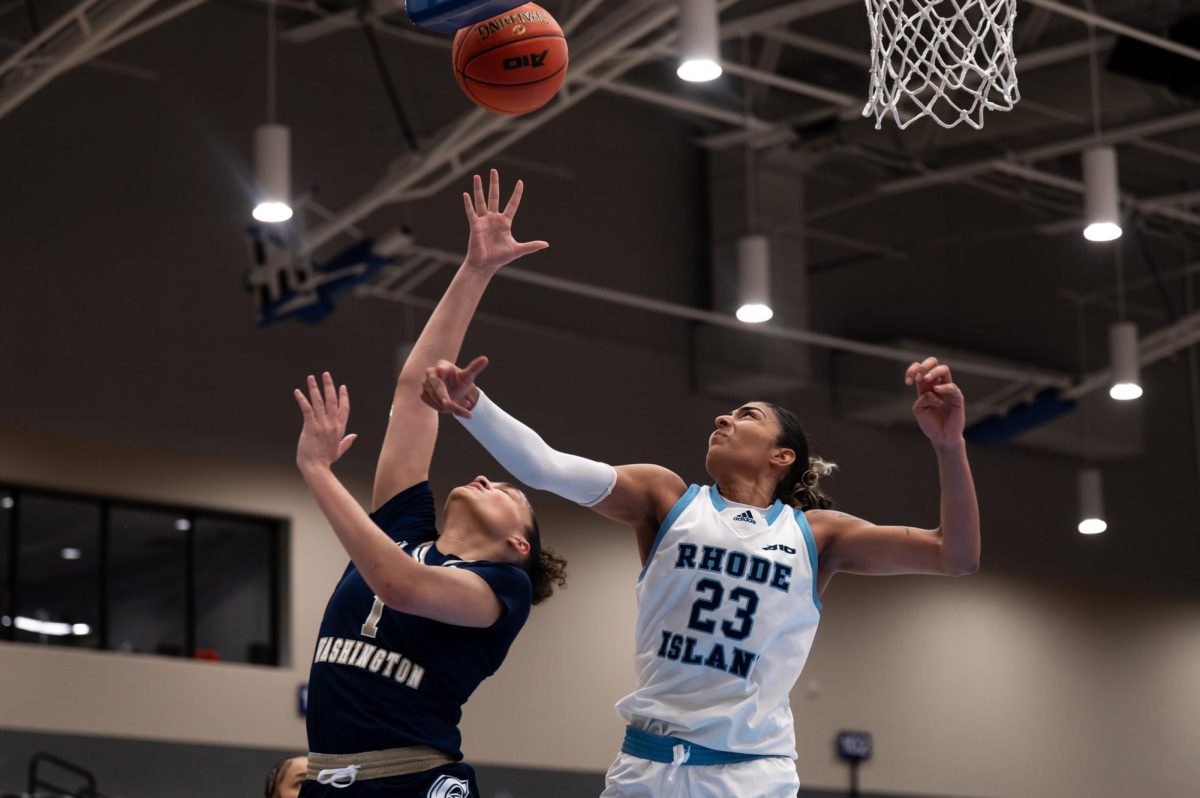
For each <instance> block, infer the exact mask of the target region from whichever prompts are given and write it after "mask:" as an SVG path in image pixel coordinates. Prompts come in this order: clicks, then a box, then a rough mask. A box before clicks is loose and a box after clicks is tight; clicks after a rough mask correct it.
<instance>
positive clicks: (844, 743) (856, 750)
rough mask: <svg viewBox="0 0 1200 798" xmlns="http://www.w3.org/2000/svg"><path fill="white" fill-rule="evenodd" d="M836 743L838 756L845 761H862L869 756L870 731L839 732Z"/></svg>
mask: <svg viewBox="0 0 1200 798" xmlns="http://www.w3.org/2000/svg"><path fill="white" fill-rule="evenodd" d="M837 743H838V756H840V757H841V758H842V759H844V760H846V761H847V762H862V761H865V760H867V759H870V758H871V733H870V732H860V731H844V732H839V733H838V737H837Z"/></svg>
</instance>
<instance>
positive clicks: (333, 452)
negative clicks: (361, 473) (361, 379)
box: [293, 371, 358, 469]
mask: <svg viewBox="0 0 1200 798" xmlns="http://www.w3.org/2000/svg"><path fill="white" fill-rule="evenodd" d="M321 381H322V383H323V388H324V392H323V393H322V391H321V389H320V388H318V387H317V378H316V377H314V376H312V375H311V374H310V375H308V397H307V398H306V397H305V396H304V393H303V392H301V391H300V389H299V388H297V389H296V390H295V391H294V392H293V395H294V396H295V397H296V404H298V405H300V413H301V415H303V416H304V429H302V430H301V431H300V441H299V443H297V444H296V464H297V465H298V466H300V468H301V469H305V468H313V467H316V468H329V467H330V466H332V465H333V464H334V463H336V462H337V461H338V460H339V459H341V457H342V455H344V454H345V453H346V452H348V451H349V450H350V447H351V446H352V445H353V444H354V440H355V438H357V437H358V436H357V435H347V434H346V424H347V423H348V422H349V421H350V392H349V391H347V390H346V386H345V385H343V386H342V387H341V389H340V390H339V389H336V388H334V387H333V377H332V376H331V375H330V373H329V372H328V371H327V372H325V373H324V374H323V375H321Z"/></svg>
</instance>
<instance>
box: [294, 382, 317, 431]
mask: <svg viewBox="0 0 1200 798" xmlns="http://www.w3.org/2000/svg"><path fill="white" fill-rule="evenodd" d="M292 396H294V397H296V404H298V405H300V415H302V416H304V421H305V422H306V423H307V422H311V421H312V420H313V409H312V405H311V404H309V402H308V400H307V399H305V398H304V391H302V390H300V389H299V388H295V389H293V390H292Z"/></svg>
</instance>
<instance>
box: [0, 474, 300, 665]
mask: <svg viewBox="0 0 1200 798" xmlns="http://www.w3.org/2000/svg"><path fill="white" fill-rule="evenodd" d="M0 493H5V494H7V495H9V496H11V497H12V498H13V506H12V507H11V508H9V509H7V510H4V511H3V512H8V513H12V516H11V522H10V531H9V540H8V559H9V572H8V584H7V585H6V588H7V590H8V595H9V598H10V602H11V605H12V606H11V607H10V608H9V610H10V611H11V612H12V613H13V614H14V617H15V613H16V608H17V607H18V606H20V605H19V602H18V598H19V597H18V595H17V586H18V584H19V576H20V566H21V563H20V559H19V557H20V551H21V549H20V542H21V523H20V522H21V515H20V513H21V498H22V496H37V497H39V498H44V499H58V500H63V501H75V502H90V503H93V504H95V505H96V506H97V507H98V509H99V511H100V528H99V546H100V551H99V553H98V557H99V560H100V564H99V566H98V571H99V579H98V587H97V589H98V593H99V595H98V596H97V597H96V598H97V605H96V606H97V610H98V614H99V630H98V635H97V638H98V644H97V646H96V647H95V648H87V649H83V650H88V651H112V652H114V653H121V654H128V652H124V651H118V650H116V649H113V648H110V647H109V642H110V641H109V635H108V632H109V629H108V626H109V617H108V616H109V589H108V587H109V584H108V582H109V575H108V568H109V562H108V547H109V540H110V535H111V529H110V519H111V515H112V510H113V508H114V507H120V508H123V509H132V510H146V511H151V512H161V513H167V514H174V515H176V517H178V518H184V519H187V521H188V528H187V530H184V531H182V534H184V535H186V536H187V537H186V547H185V549H186V559H185V568H186V584H185V601H184V607H185V609H184V614H185V616H186V617H185V620H184V655H183V656H182V657H170V659H185V660H186V659H191V660H194V659H196V615H197V607H196V574H195V564H196V521H197V519H215V520H227V521H239V522H249V523H254V524H262V525H264V526H268V527H269V531H268V532H267V540H268V544H267V545H268V565H269V571H268V573H269V577H268V578H269V582H270V584H269V585H268V596H269V615H270V617H269V619H268V623H269V624H270V627H269V628H270V634H271V639H270V653H271V656H270V660H271V661H270V662H269V663H254V662H230V663H229V664H234V665H243V666H244V665H253V666H257V667H268V668H282V667H286V663H285V662H284V657H283V642H284V641H283V629H282V603H283V596H282V594H281V591H282V589H283V585H284V584H285V582H284V574H283V569H284V567H285V565H284V556H285V550H284V543H285V541H286V540H287V539H289V538H290V531H291V521H290V520H289V519H287V518H282V517H279V516H272V515H263V514H256V513H239V512H232V511H229V510H219V509H214V508H211V507H199V506H194V505H186V504H177V503H172V502H156V501H147V500H144V499H132V498H128V497H118V496H111V495H104V494H98V493H88V492H80V491H69V490H63V489H60V488H48V487H43V486H39V485H28V484H23V483H17V482H8V481H0ZM16 632H17V628H16V624H15V623H13V624H11V625H9V626H4V625H0V643H11V644H15V645H41V644H39V643H29V642H27V641H21V640H17V639H16ZM137 656H161V655H156V654H147V653H138V654H137ZM221 663H224V660H222V661H220V662H219V663H217V664H221Z"/></svg>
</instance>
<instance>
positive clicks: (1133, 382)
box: [1108, 321, 1142, 402]
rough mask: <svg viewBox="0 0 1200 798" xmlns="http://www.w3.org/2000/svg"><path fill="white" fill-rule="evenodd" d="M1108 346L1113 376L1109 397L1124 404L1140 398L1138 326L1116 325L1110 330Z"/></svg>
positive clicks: (1129, 323) (1128, 323)
mask: <svg viewBox="0 0 1200 798" xmlns="http://www.w3.org/2000/svg"><path fill="white" fill-rule="evenodd" d="M1108 345H1109V355H1110V357H1111V363H1112V375H1113V379H1112V387H1111V388H1109V389H1108V395H1109V396H1111V397H1112V398H1113V399H1116V400H1118V401H1122V402H1128V401H1131V400H1133V399H1137V398H1139V397H1140V396H1141V395H1142V385H1141V379H1140V375H1141V365H1140V363H1139V362H1138V334H1137V325H1136V324H1134V323H1133V322H1131V321H1122V322H1117V323H1116V324H1114V325H1113V326H1112V327H1110V328H1109V330H1108Z"/></svg>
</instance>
